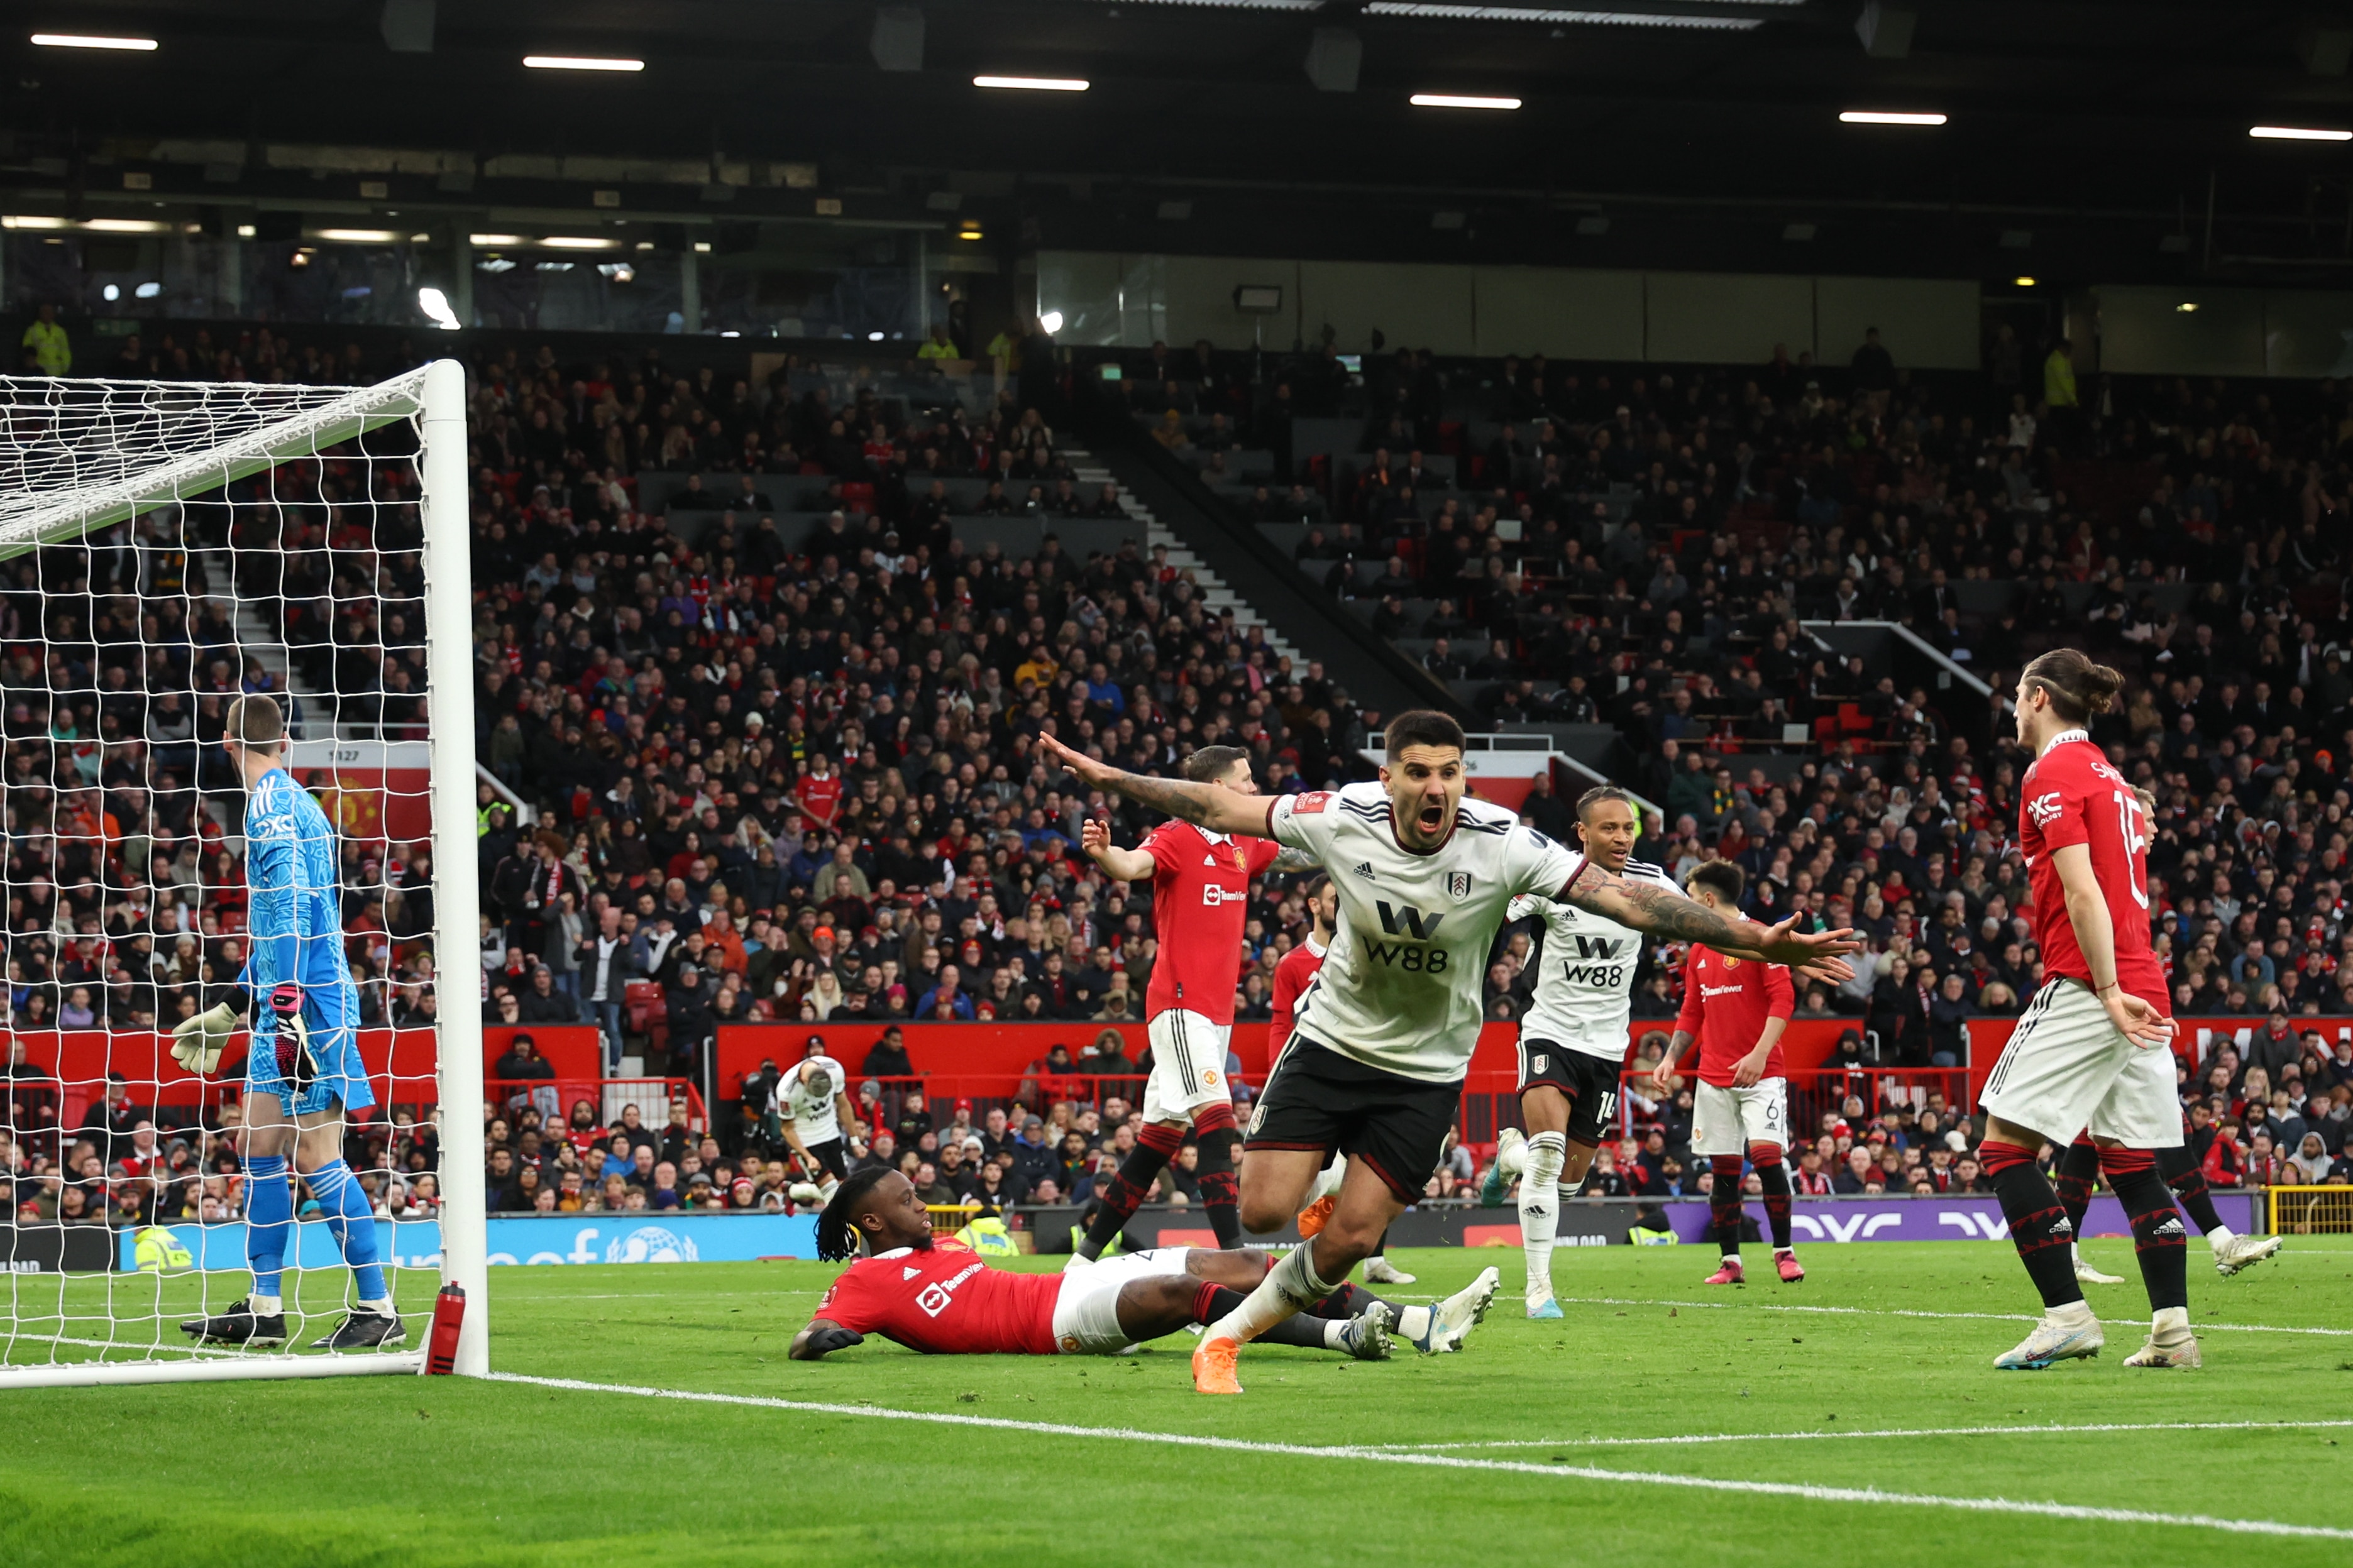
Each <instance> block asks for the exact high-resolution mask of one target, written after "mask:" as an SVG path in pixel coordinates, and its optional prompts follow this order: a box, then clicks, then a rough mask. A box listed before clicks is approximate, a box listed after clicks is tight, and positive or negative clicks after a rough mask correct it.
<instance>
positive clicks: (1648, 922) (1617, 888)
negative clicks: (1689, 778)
mask: <svg viewBox="0 0 2353 1568" xmlns="http://www.w3.org/2000/svg"><path fill="white" fill-rule="evenodd" d="M1553 896H1554V897H1555V898H1556V900H1559V901H1560V902H1562V903H1565V904H1574V905H1576V906H1577V908H1578V909H1580V910H1586V911H1587V912H1588V913H1589V914H1597V915H1601V916H1604V917H1606V918H1608V919H1609V920H1613V921H1617V922H1618V923H1619V924H1620V925H1627V926H1632V927H1633V928H1634V929H1635V930H1636V931H1647V932H1649V933H1650V934H1651V935H1652V936H1655V937H1660V938H1662V939H1664V940H1666V941H1668V942H1698V943H1700V944H1701V945H1702V946H1704V947H1712V948H1714V949H1715V950H1716V952H1724V953H1729V954H1731V955H1732V956H1733V957H1735V958H1753V959H1757V960H1759V961H1760V962H1763V963H1782V964H1787V965H1788V966H1789V967H1790V968H1791V969H1793V970H1798V971H1801V972H1803V973H1807V974H1809V975H1811V976H1813V977H1815V978H1818V979H1843V978H1844V977H1845V976H1846V975H1851V974H1852V973H1854V972H1853V970H1852V968H1851V967H1850V966H1849V965H1848V964H1847V963H1844V962H1843V961H1842V960H1841V957H1840V956H1839V955H1840V954H1841V953H1848V952H1856V951H1858V950H1859V949H1860V948H1861V947H1862V943H1861V942H1854V941H1852V940H1851V938H1852V935H1853V933H1852V932H1851V931H1814V932H1801V931H1798V930H1796V929H1795V927H1796V921H1797V917H1796V916H1794V915H1793V916H1791V917H1790V918H1789V919H1788V920H1786V921H1782V922H1781V923H1780V924H1778V925H1776V926H1762V925H1758V924H1757V922H1756V921H1752V920H1748V919H1746V918H1745V917H1743V916H1740V915H1723V914H1718V913H1717V912H1716V911H1715V910H1711V909H1709V908H1708V907H1707V906H1706V905H1705V904H1703V903H1701V902H1700V901H1699V900H1697V899H1690V898H1685V897H1684V896H1683V894H1682V893H1680V892H1677V891H1675V890H1674V889H1672V888H1662V887H1661V886H1659V885H1658V884H1657V883H1655V882H1648V881H1636V880H1634V879H1631V878H1627V877H1620V876H1617V875H1615V874H1613V873H1611V872H1609V871H1607V870H1604V869H1603V868H1601V867H1599V866H1598V865H1596V864H1595V863H1594V862H1592V861H1590V860H1588V861H1587V862H1586V863H1585V864H1584V865H1583V866H1582V867H1580V868H1578V870H1577V875H1576V876H1574V877H1571V878H1570V879H1568V885H1567V886H1566V887H1564V888H1562V889H1561V890H1560V891H1559V892H1558V893H1556V894H1555V895H1553ZM1841 972H1843V973H1841Z"/></svg>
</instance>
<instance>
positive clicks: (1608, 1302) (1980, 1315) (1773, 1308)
mask: <svg viewBox="0 0 2353 1568" xmlns="http://www.w3.org/2000/svg"><path fill="white" fill-rule="evenodd" d="M1554 1300H1557V1301H1561V1302H1565V1303H1568V1304H1571V1305H1576V1306H1584V1307H1702V1308H1718V1309H1731V1310H1737V1309H1740V1308H1744V1307H1746V1308H1750V1309H1753V1310H1757V1311H1759V1312H1818V1313H1830V1314H1833V1315H1835V1316H1838V1317H1842V1318H1974V1319H1978V1320H1980V1321H1986V1322H1994V1323H2032V1322H2038V1321H2041V1320H2040V1319H2038V1318H2037V1317H2036V1316H2035V1315H2034V1314H2033V1313H2031V1312H1927V1311H1921V1310H1917V1309H1915V1308H1908V1307H1801V1306H1798V1305H1796V1304H1794V1303H1791V1302H1787V1301H1669V1300H1642V1299H1641V1298H1638V1297H1633V1296H1556V1297H1555V1298H1554ZM2193 1326H2194V1327H2196V1328H2198V1329H2200V1330H2201V1331H2203V1330H2209V1329H2211V1330H2213V1331H2216V1332H2218V1333H2231V1334H2329V1335H2334V1336H2337V1337H2339V1338H2345V1339H2353V1329H2300V1328H2294V1327H2290V1326H2287V1325H2285V1324H2280V1323H2217V1322H2213V1321H2199V1322H2198V1323H2196V1324H2195V1325H2193Z"/></svg>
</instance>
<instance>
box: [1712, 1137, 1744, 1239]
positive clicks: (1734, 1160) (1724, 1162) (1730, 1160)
mask: <svg viewBox="0 0 2353 1568" xmlns="http://www.w3.org/2000/svg"><path fill="white" fill-rule="evenodd" d="M1708 1170H1709V1173H1710V1175H1711V1178H1712V1179H1711V1180H1710V1181H1709V1183H1708V1193H1707V1213H1708V1218H1709V1220H1710V1221H1711V1222H1712V1223H1713V1225H1714V1229H1715V1244H1716V1246H1717V1247H1719V1248H1721V1249H1722V1250H1723V1253H1724V1256H1725V1257H1726V1258H1737V1257H1739V1256H1740V1219H1741V1214H1740V1171H1741V1159H1740V1156H1739V1155H1737V1154H1717V1155H1715V1156H1713V1157H1711V1158H1710V1159H1709V1161H1708Z"/></svg>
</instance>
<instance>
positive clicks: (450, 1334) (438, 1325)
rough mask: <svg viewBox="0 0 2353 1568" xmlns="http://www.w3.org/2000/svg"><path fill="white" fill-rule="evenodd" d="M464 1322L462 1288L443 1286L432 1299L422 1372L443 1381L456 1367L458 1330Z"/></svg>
mask: <svg viewBox="0 0 2353 1568" xmlns="http://www.w3.org/2000/svg"><path fill="white" fill-rule="evenodd" d="M465 1321H466V1288H465V1287H464V1286H463V1285H456V1284H451V1285H444V1286H442V1287H441V1294H439V1295H438V1296H436V1297H435V1298H434V1299H433V1335H432V1338H431V1340H430V1341H429V1342H428V1344H427V1350H426V1352H425V1370H426V1372H427V1373H429V1374H431V1375H432V1376H435V1377H447V1376H448V1375H449V1373H452V1372H454V1371H456V1370H457V1367H458V1329H459V1325H460V1324H462V1323H464V1322H465Z"/></svg>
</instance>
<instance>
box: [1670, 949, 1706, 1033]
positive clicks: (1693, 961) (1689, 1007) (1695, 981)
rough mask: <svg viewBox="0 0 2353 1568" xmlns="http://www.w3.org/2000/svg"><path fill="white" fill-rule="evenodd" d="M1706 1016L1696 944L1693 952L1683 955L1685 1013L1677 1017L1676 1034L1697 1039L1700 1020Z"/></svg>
mask: <svg viewBox="0 0 2353 1568" xmlns="http://www.w3.org/2000/svg"><path fill="white" fill-rule="evenodd" d="M1703 1016H1704V1008H1703V1007H1702V1006H1701V1004H1700V994H1699V947H1698V945H1697V944H1696V943H1694V945H1693V947H1692V950H1691V951H1690V952H1687V953H1685V954H1683V1011H1682V1012H1680V1013H1678V1014H1676V1015H1675V1032H1676V1033H1677V1034H1680V1035H1689V1036H1691V1037H1692V1038H1694V1039H1697V1038H1698V1037H1699V1026H1700V1020H1701V1018H1702V1017H1703Z"/></svg>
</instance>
